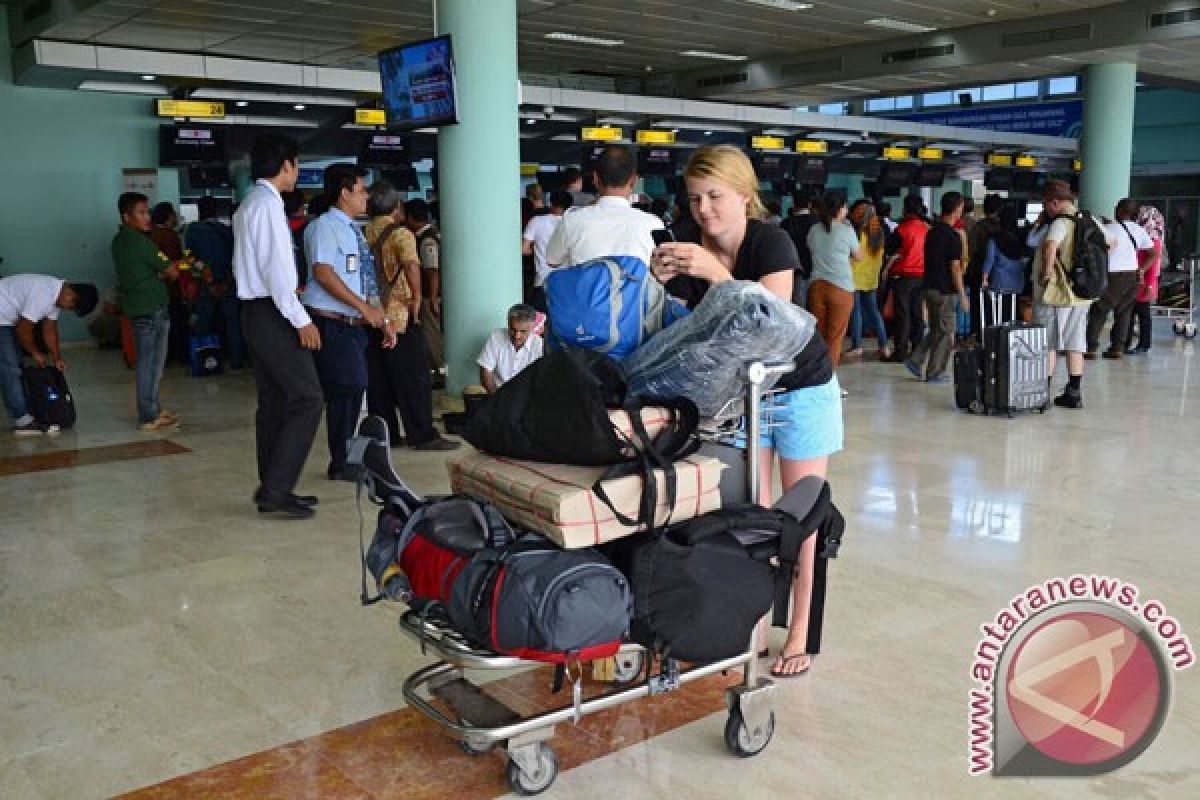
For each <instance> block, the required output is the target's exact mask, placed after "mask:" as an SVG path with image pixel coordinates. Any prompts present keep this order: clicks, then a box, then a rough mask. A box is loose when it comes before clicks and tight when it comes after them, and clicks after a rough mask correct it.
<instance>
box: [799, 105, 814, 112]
mask: <svg viewBox="0 0 1200 800" xmlns="http://www.w3.org/2000/svg"><path fill="white" fill-rule="evenodd" d="M796 110H797V111H803V112H809V111H812V110H813V109H812V106H796Z"/></svg>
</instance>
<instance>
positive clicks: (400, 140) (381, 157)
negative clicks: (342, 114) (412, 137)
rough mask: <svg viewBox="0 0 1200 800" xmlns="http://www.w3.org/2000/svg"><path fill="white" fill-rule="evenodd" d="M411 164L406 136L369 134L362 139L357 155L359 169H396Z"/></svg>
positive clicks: (410, 150) (410, 151) (410, 154)
mask: <svg viewBox="0 0 1200 800" xmlns="http://www.w3.org/2000/svg"><path fill="white" fill-rule="evenodd" d="M411 163H412V147H411V145H410V142H409V140H408V137H407V136H397V135H395V134H391V133H371V134H368V135H367V136H365V137H363V143H362V148H361V149H360V150H359V153H358V165H359V166H360V167H396V166H408V165H409V164H411Z"/></svg>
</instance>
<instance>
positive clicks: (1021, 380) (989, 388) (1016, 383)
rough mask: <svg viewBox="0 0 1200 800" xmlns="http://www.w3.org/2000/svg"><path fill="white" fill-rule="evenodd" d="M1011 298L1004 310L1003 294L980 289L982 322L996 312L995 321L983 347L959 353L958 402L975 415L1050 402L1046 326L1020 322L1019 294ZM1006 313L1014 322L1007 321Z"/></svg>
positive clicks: (956, 358)
mask: <svg viewBox="0 0 1200 800" xmlns="http://www.w3.org/2000/svg"><path fill="white" fill-rule="evenodd" d="M987 295H990V299H991V302H990V303H988V302H986V301H987V300H988V297H987ZM1009 297H1010V298H1011V300H1012V307H1011V311H1010V313H1009V314H1004V313H1003V312H1004V309H1003V304H1004V301H1003V299H1002V298H1001V296H1000V294H998V293H995V292H988V291H987V290H986V289H983V290H980V293H979V306H980V309H981V310H982V316H983V317H984V320H982V322H984V323H985V324H986V320H987V316H988V311H989V310H990V311H991V319H992V321H993V324H991V325H986V326H985V327H984V329H983V336H982V346H980V347H972V348H966V349H963V350H959V351H958V352H957V353H955V355H954V398H955V403H956V404H957V405H958V407H959V408H962V409H966V410H968V411H970V412H972V413H975V414H991V413H1002V414H1008V415H1009V416H1011V415H1012V414H1013V413H1014V412H1017V411H1045V410H1046V408H1047V407H1048V405H1049V402H1050V392H1049V388H1050V387H1049V386H1048V384H1047V382H1046V378H1047V375H1046V341H1047V340H1046V328H1045V326H1044V325H1036V324H1032V323H1028V322H1019V321H1017V320H1016V317H1017V296H1016V295H1015V294H1010V295H1009ZM1002 316H1003V317H1005V318H1006V319H1007V320H1008V321H1004V322H1002V321H1001V318H1002ZM972 376H973V377H972Z"/></svg>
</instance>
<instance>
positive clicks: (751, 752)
mask: <svg viewBox="0 0 1200 800" xmlns="http://www.w3.org/2000/svg"><path fill="white" fill-rule="evenodd" d="M774 735H775V712H774V711H772V712H771V713H770V714H769V715H768V716H767V723H766V725H764V726H762V727H761V728H755V729H754V730H750V729H749V728H748V727H747V726H746V721H745V720H743V719H742V710H741V709H740V708H737V707H736V706H735V707H734V708H733V709H732V710H731V711H730V712H729V719H727V720H725V746H726V747H728V748H729V752H731V753H733V754H734V755H735V756H739V757H740V758H749V757H750V756H756V755H758V754H759V753H761V752H762V751H763V749H764V748H766V746H767V745H768V744H770V743H771V737H772V736H774Z"/></svg>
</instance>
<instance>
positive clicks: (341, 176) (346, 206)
mask: <svg viewBox="0 0 1200 800" xmlns="http://www.w3.org/2000/svg"><path fill="white" fill-rule="evenodd" d="M366 174H367V173H366V170H364V169H362V168H360V167H356V166H354V165H353V164H332V165H330V166H329V167H327V168H326V169H325V195H326V197H328V198H329V199H330V200H331V201H332V203H333V207H332V208H330V209H329V210H328V211H326V212H325V213H324V214H322V215H321V216H320V217H318V218H317V219H315V220H313V221H312V222H311V223H309V225H308V227H307V228H306V229H305V231H304V252H305V255H306V256H307V258H308V263H309V264H311V265H312V280H311V281H309V284H308V286H307V288H305V290H304V294H303V296H302V297H301V300H302V301H303V302H304V305H305V307H306V308H307V309H308V313H309V314H310V315H311V316H312V318H313V322H315V323H316V325H317V329H318V330H319V331H320V333H321V349H320V350H318V351H316V352H315V353H314V354H313V356H314V358H315V360H316V364H317V375H318V376H319V377H320V379H321V390H322V392H323V394H324V395H325V427H326V430H327V433H328V437H329V469H328V470H327V473H326V474H327V475H328V476H329V478H330V479H331V480H354V476H353V475H350V474H348V473H347V471H346V440H347V439H349V438H350V437H351V436H353V435H354V426H355V424H356V423H357V422H358V414H359V412H360V411H361V410H362V404H363V397H364V395H365V394H366V391H367V331H366V326H368V325H369V326H371V327H372V328H379V329H381V330H382V331H383V346H384V347H386V348H391V347H394V346H395V344H396V334H395V332H394V331H392V330H391V328H390V325H389V323H388V318H387V316H385V315H384V313H383V311H382V310H381V309H380V307H379V302H378V300H379V289H378V284H377V283H376V280H375V266H374V260H373V258H372V256H371V248H370V247H368V246H367V243H366V240H365V239H364V238H363V234H362V232H361V231H360V230H359V229H358V228H357V227H356V226H355V225H354V219H355V218H356V217H359V216H362V215H363V214H365V213H366V211H367V187H366V185H365V184H364V183H363V178H364V177H365V176H366Z"/></svg>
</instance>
